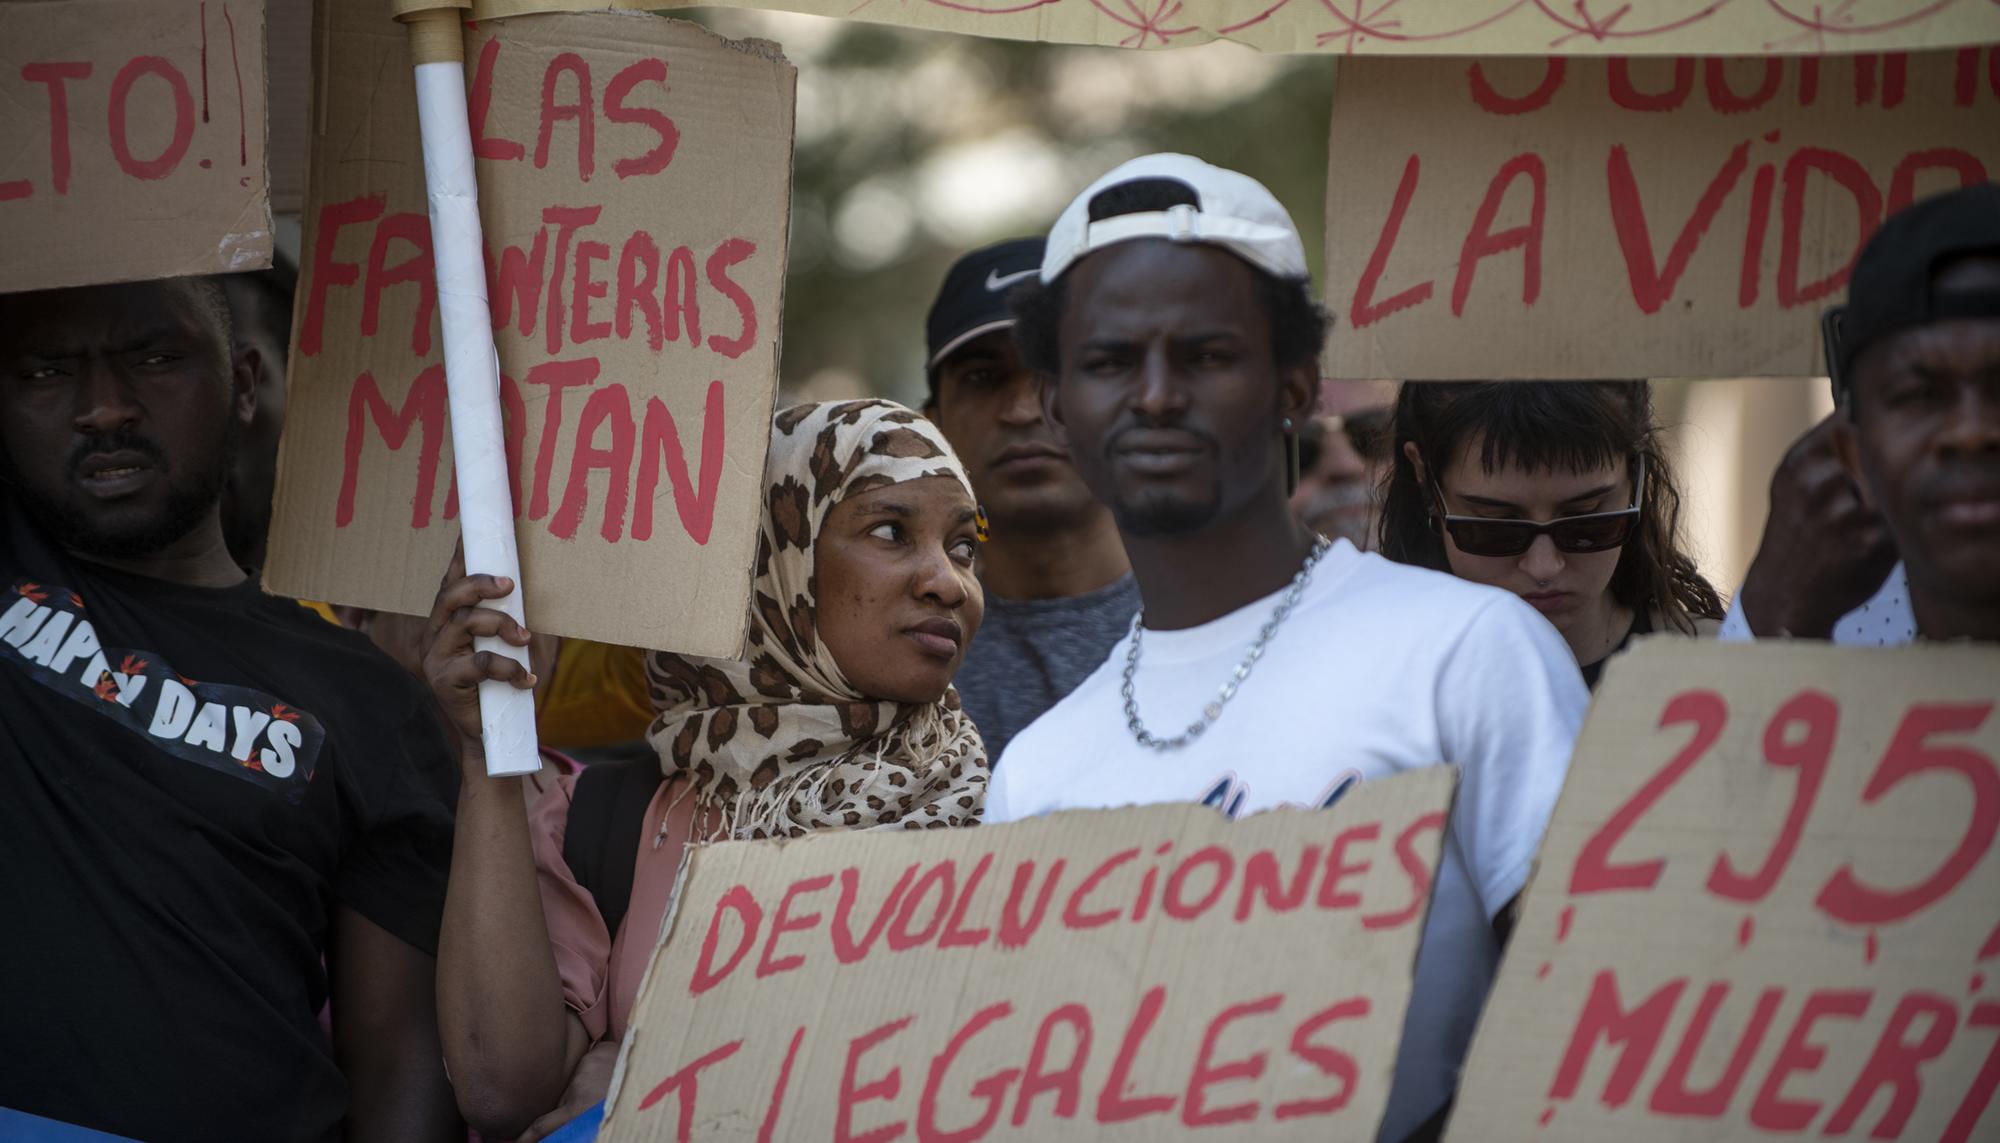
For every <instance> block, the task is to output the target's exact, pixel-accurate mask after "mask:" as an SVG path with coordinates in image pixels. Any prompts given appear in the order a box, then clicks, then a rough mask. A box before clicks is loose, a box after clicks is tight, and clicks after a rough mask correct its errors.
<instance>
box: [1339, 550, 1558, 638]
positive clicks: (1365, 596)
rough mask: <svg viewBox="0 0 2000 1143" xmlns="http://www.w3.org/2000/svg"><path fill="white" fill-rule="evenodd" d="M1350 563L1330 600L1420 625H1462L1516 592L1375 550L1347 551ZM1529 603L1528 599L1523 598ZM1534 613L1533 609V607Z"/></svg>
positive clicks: (1502, 605)
mask: <svg viewBox="0 0 2000 1143" xmlns="http://www.w3.org/2000/svg"><path fill="white" fill-rule="evenodd" d="M1349 561H1350V566H1349V567H1348V568H1347V569H1346V571H1345V574H1343V575H1341V576H1340V577H1339V578H1338V580H1336V581H1335V582H1334V583H1333V584H1332V585H1331V586H1330V590H1329V591H1328V592H1327V593H1326V600H1327V602H1331V603H1335V604H1338V603H1349V604H1352V605H1354V606H1357V607H1362V608H1365V609H1366V610H1367V611H1369V612H1370V613H1371V614H1376V615H1381V616H1386V617H1393V619H1394V621H1395V622H1397V623H1406V624H1412V625H1417V626H1435V627H1452V626H1459V625H1462V624H1464V623H1466V622H1467V621H1468V620H1470V619H1472V618H1473V617H1474V616H1476V615H1478V614H1479V613H1481V612H1485V611H1490V610H1492V609H1494V608H1495V607H1501V608H1504V607H1505V603H1504V601H1506V600H1514V601H1515V602H1516V603H1519V599H1518V597H1516V596H1515V595H1513V594H1512V593H1511V592H1506V591H1502V590H1501V589H1499V588H1497V587H1490V586H1488V585H1486V584H1481V583H1473V582H1472V581H1471V580H1465V579H1460V578H1458V577H1457V576H1455V575H1451V574H1449V573H1447V572H1440V571H1432V570H1431V569H1429V568H1421V567H1417V566H1415V565H1413V564H1399V563H1397V562H1395V561H1394V560H1390V559H1385V558H1383V557H1382V556H1381V555H1379V554H1377V553H1375V552H1354V551H1351V550H1350V552H1349ZM1521 606H1522V607H1523V608H1524V609H1526V607H1527V605H1526V604H1521ZM1530 614H1532V612H1530Z"/></svg>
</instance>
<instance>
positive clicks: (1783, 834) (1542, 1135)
mask: <svg viewBox="0 0 2000 1143" xmlns="http://www.w3.org/2000/svg"><path fill="white" fill-rule="evenodd" d="M1996 701H2000V649H1996V648H1992V647H1975V646H1970V645H1959V646H1935V645H1933V646H1920V647H1908V648H1895V649H1888V650H1881V649H1873V648H1870V649H1858V648H1842V647H1832V646H1829V645H1827V644H1823V643H1822V644H1817V645H1814V644H1806V643H1792V644H1786V645H1774V644H1757V645H1754V646H1728V645H1723V646H1718V645H1716V644H1713V643H1696V642H1691V641H1684V640H1674V639H1666V640H1659V639H1656V640H1650V641H1647V642H1645V643H1643V644H1642V645H1641V646H1640V647H1639V648H1638V649H1637V650H1636V651H1634V652H1633V653H1632V654H1630V655H1628V656H1622V657H1620V658H1619V659H1617V660H1615V661H1613V663H1612V664H1611V668H1610V670H1609V671H1607V672H1606V674H1605V679H1604V683H1603V685H1602V686H1601V687H1599V688H1598V691H1597V697H1596V701H1595V702H1594V703H1593V704H1592V706H1591V709H1590V717H1589V719H1588V721H1587V722H1586V723H1585V724H1584V728H1583V735H1582V737H1581V739H1580V740H1579V741H1578V743H1577V748H1576V758H1575V761H1574V762H1573V763H1572V765H1571V769H1570V775H1569V782H1568V784H1567V785H1566V786H1565V787H1564V789H1563V794H1562V800H1561V802H1560V804H1559V805H1558V806H1557V807H1556V812H1555V820H1554V821H1553V822H1552V823H1551V824H1550V826H1549V831H1548V836H1547V838H1546V840H1545V841H1544V842H1543V845H1542V852H1541V858H1540V861H1539V863H1538V867H1537V872H1536V875H1535V880H1534V882H1533V883H1532V884H1531V885H1530V886H1529V888H1528V892H1527V903H1526V910H1525V913H1524V914H1523V916H1522V918H1521V920H1520V922H1519V924H1518V925H1517V926H1516V927H1515V930H1514V936H1513V940H1512V943H1511V944H1510V946H1509V947H1508V949H1507V956H1506V960H1505V962H1504V963H1503V964H1502V966H1501V970H1500V978H1499V981H1498V983H1497V984H1496V985H1495V988H1494V992H1493V996H1492V998H1491V1000H1490V1001H1489V1002H1488V1004H1487V1007H1486V1011H1485V1013H1484V1015H1483V1016H1482V1018H1481V1020H1480V1025H1479V1031H1478V1034H1477V1035H1476V1037H1475V1038H1474V1041H1473V1046H1472V1054H1471V1057H1470V1060H1469V1063H1468V1065H1467V1068H1466V1072H1465V1077H1464V1080H1463V1082H1462V1084H1461V1087H1460V1090H1459V1096H1458V1105H1457V1110H1456V1112H1455V1113H1454V1115H1453V1117H1452V1122H1451V1124H1450V1127H1449V1129H1448V1131H1447V1135H1446V1138H1447V1139H1448V1140H1454V1141H1460V1143H1463V1141H1468V1140H1470V1141H1476V1143H1487V1141H1497V1143H1508V1141H1512V1140H1534V1141H1535V1143H1545V1141H1546V1143H1563V1141H1577V1143H1583V1141H1589V1143H1601V1141H1602V1140H1606V1139H1617V1140H1630V1141H1633V1143H1648V1141H1658V1143H1669V1141H1672V1143H1689V1141H1693V1140H1735V1139H1766V1138H1771V1139H1775V1138H1804V1137H1807V1136H1810V1137H1812V1138H1815V1139H1855V1140H1859V1139H1909V1140H1924V1141H1926V1143H1936V1141H1945V1143H1968V1141H1970V1140H1979V1139H1994V1138H2000V1106H1996V1101H1995V1099H1994V1094H1995V1087H1996V1086H2000V847H1996V846H1995V844H1994V837H1995V833H1996V831H2000V714H1996V712H1995V710H1994V706H1995V703H1996Z"/></svg>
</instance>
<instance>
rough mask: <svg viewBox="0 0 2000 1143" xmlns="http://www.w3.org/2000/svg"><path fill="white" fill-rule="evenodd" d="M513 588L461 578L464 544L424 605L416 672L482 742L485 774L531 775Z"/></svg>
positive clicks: (523, 654)
mask: <svg viewBox="0 0 2000 1143" xmlns="http://www.w3.org/2000/svg"><path fill="white" fill-rule="evenodd" d="M520 612H521V594H520V591H519V586H518V585H517V584H516V583H515V582H514V580H513V579H512V578H510V577H507V576H495V575H487V574H484V573H480V574H474V575H468V574H466V571H465V548H464V545H463V544H461V545H460V546H459V547H458V549H457V550H456V551H454V552H453V553H452V557H451V566H450V567H449V568H448V569H446V571H445V575H444V580H443V582H442V583H440V584H439V585H438V594H437V601H436V602H435V603H434V604H432V606H431V614H430V649H429V651H428V652H426V653H425V655H424V676H425V678H426V679H427V680H428V681H429V683H430V686H431V692H432V693H433V694H434V695H436V696H437V700H438V705H439V706H441V707H442V708H443V709H444V711H445V714H446V716H447V717H449V718H450V719H451V721H452V725H453V726H455V727H456V728H457V729H458V732H459V733H460V734H461V735H463V736H464V737H465V740H466V741H468V742H478V743H480V744H481V745H482V748H483V750H484V753H485V756H486V765H487V772H488V773H489V774H494V775H496V776H497V775H502V774H525V773H532V772H533V771H534V770H536V769H538V768H539V767H540V758H539V756H538V751H537V749H536V743H535V733H534V730H535V727H534V715H535V707H534V698H533V695H532V691H533V689H534V686H535V682H536V679H535V675H534V672H533V671H532V670H530V669H529V665H528V641H529V635H528V630H527V628H526V627H524V626H523V625H522V623H521V614H520Z"/></svg>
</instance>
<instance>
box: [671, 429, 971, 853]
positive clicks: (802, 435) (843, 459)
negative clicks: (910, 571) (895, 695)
mask: <svg viewBox="0 0 2000 1143" xmlns="http://www.w3.org/2000/svg"><path fill="white" fill-rule="evenodd" d="M926 476H949V477H951V478H953V479H955V480H957V481H959V482H960V483H962V484H964V485H965V486H966V489H967V491H968V493H969V492H970V490H971V487H972V482H971V481H970V480H969V479H968V478H967V477H966V474H965V469H964V468H963V467H962V466H961V465H960V464H959V462H958V458H957V457H956V456H954V455H953V454H952V451H951V448H950V446H949V445H947V444H946V443H945V440H944V438H943V437H942V436H941V435H940V434H939V433H938V430H937V428H936V427H935V426H933V425H932V424H931V423H930V422H929V421H926V420H924V419H923V418H922V417H919V416H918V415H917V414H915V413H913V412H911V411H910V410H908V409H906V408H904V407H903V406H901V405H897V404H893V403H891V402H888V401H846V402H842V403H839V404H820V405H799V406H796V407H794V408H790V409H786V410H785V411H783V412H781V413H779V414H778V416H777V417H776V419H775V420H774V421H773V422H772V430H771V452H770V459H769V460H768V462H767V463H766V467H765V500H764V512H763V519H762V523H761V525H760V527H759V529H758V536H757V566H756V576H755V579H754V581H753V583H752V585H751V608H750V635H749V646H748V647H747V649H746V654H745V659H744V660H742V661H735V660H725V659H701V658H691V657H688V656H684V655H675V654H669V653H667V652H663V651H655V652H652V653H650V654H649V655H647V657H646V680H647V683H648V686H649V689H650V690H651V693H652V699H653V706H654V709H655V710H657V711H658V712H659V717H657V718H656V719H654V720H653V725H652V729H651V730H650V731H649V732H648V733H647V736H646V737H647V741H649V742H651V743H652V745H653V748H654V749H655V750H657V751H658V752H659V755H660V764H661V766H662V767H663V768H664V770H665V771H666V775H667V777H668V778H675V777H683V778H686V779H688V781H689V783H690V785H691V788H692V791H693V794H694V797H695V798H696V804H697V806H699V807H701V808H703V809H705V810H713V811H716V813H717V815H718V816H719V819H720V821H721V823H722V824H721V830H720V832H721V834H722V835H723V836H729V837H739V838H760V837H795V836H798V835H800V834H804V833H809V832H811V831H813V830H817V829H872V828H875V827H881V826H887V827H900V828H906V829H931V828H942V827H945V826H960V825H971V824H974V823H976V822H977V821H978V820H979V815H980V812H981V810H982V809H983V808H984V806H985V802H986V780H987V775H988V768H987V764H986V747H985V745H984V744H983V743H982V742H981V741H980V739H979V731H978V730H977V729H975V728H974V727H973V725H972V720H971V719H970V718H967V717H966V716H965V713H964V712H963V711H962V710H961V709H960V708H959V703H958V692H957V691H956V690H946V691H945V694H944V698H943V699H942V700H940V701H938V702H935V703H928V704H913V703H897V702H887V701H877V700H874V699H871V698H868V697H866V696H864V695H862V694H860V693H858V692H857V691H856V690H855V689H854V688H853V686H851V685H850V684H849V683H848V681H847V678H846V676H845V675H843V674H842V673H841V670H840V666H839V664H837V663H835V662H834V659H833V652H832V651H831V650H829V649H828V648H827V646H826V644H825V643H824V642H823V641H821V640H820V639H819V638H818V636H817V633H816V624H815V615H816V613H817V605H816V601H815V599H814V595H813V590H814V581H813V537H814V536H816V535H818V533H819V531H820V529H821V528H822V527H823V526H824V525H825V523H826V518H827V514H828V513H829V512H831V511H832V510H833V506H834V505H835V504H837V503H839V502H840V501H841V500H843V499H845V498H846V497H848V496H850V495H853V494H855V493H857V492H865V491H868V490H870V489H874V488H882V487H886V486H888V485H891V484H901V483H903V482H904V481H908V480H916V479H919V478H921V477H926Z"/></svg>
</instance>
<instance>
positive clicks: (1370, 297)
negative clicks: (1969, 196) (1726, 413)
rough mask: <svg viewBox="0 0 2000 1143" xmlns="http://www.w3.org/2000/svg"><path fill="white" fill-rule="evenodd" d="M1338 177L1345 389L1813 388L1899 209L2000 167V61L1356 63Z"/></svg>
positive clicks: (1336, 346) (1339, 119)
mask: <svg viewBox="0 0 2000 1143" xmlns="http://www.w3.org/2000/svg"><path fill="white" fill-rule="evenodd" d="M1995 11H1996V12H2000V9H1995ZM1329 162H1330V166H1329V168H1328V180H1327V230H1326V233H1327V239H1326V241H1327V279H1326V298H1327V305H1328V307H1329V308H1330V309H1332V310H1333V311H1334V313H1335V315H1336V316H1337V318H1338V319H1339V320H1338V321H1337V323H1336V325H1335V328H1334V332H1333V336H1332V339H1331V343H1330V347H1329V351H1328V357H1329V366H1330V372H1331V373H1332V375H1334V376H1337V377H1355V378H1359V377H1400V378H1428V379H1478V378H1495V377H1526V378H1584V377H1738V376H1814V375H1818V374H1821V373H1824V372H1825V370H1824V367H1823V365H1822V364H1821V356H1822V354H1821V347H1820V330H1819V322H1818V314H1819V312H1820V310H1821V308H1822V307H1824V306H1827V305H1830V304H1834V303H1837V302H1838V301H1839V300H1841V298H1842V297H1844V295H1845V289H1846V284H1847V275H1848V272H1849V270H1850V269H1851V267H1852V265H1853V260H1854V257H1855V255H1856V254H1857V253H1858V252H1859V250H1860V247H1861V244H1862V243H1863V242H1864V241H1866V239H1867V237H1868V236H1869V235H1870V234H1872V233H1873V232H1874V230H1875V227H1876V226H1878V225H1879V224H1880V223H1881V221H1882V219H1883V217H1884V215H1885V214H1886V213H1887V212H1891V211H1894V210H1897V209H1899V208H1901V207H1903V206H1905V205H1908V204H1909V203H1910V202H1911V201H1912V200H1913V199H1916V198H1921V197H1923V196H1925V195H1928V194H1932V193H1936V192H1938V191H1942V190H1947V189H1951V188H1953V187H1957V186H1959V185H1961V184H1964V183H1970V182H1977V181H1980V180H1982V179H1986V178H1989V177H1992V176H1993V175H1995V174H2000V47H1985V48H1966V49H1963V50H1961V51H1957V52H1942V53H1932V54H1928V55H1916V56H1903V55H1889V56H1854V57H1842V58H1828V59H1786V58H1775V57H1774V58H1764V59H1715V58H1711V59H1699V60H1698V59H1692V58H1687V57H1682V58H1679V59H1671V60H1667V59H1658V60H1609V61H1606V60H1574V59H1572V60H1565V59H1561V58H1557V57H1550V58H1544V59H1532V60H1426V61H1414V60H1397V61H1394V62H1388V61H1381V60H1353V61H1349V62H1347V63H1344V64H1342V65H1341V68H1340V73H1339V78H1338V81H1337V86H1336V89H1335V94H1334V106H1333V129H1332V141H1331V145H1330V152H1329Z"/></svg>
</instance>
